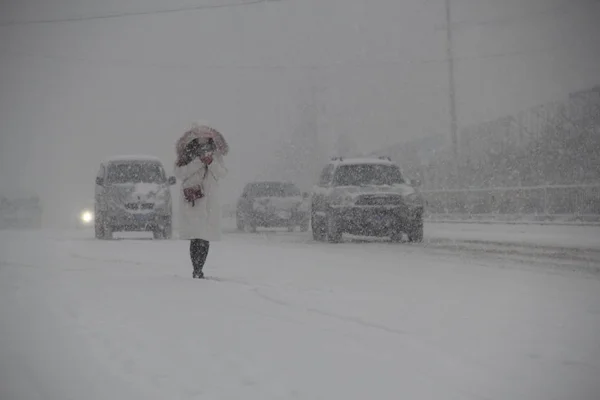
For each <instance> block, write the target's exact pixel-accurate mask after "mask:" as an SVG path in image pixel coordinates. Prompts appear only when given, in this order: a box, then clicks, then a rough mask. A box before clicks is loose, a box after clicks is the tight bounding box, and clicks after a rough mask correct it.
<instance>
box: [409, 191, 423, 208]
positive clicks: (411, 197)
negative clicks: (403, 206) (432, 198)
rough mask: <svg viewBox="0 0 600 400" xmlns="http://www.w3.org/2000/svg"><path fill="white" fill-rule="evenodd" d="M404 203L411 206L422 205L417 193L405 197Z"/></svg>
mask: <svg viewBox="0 0 600 400" xmlns="http://www.w3.org/2000/svg"><path fill="white" fill-rule="evenodd" d="M405 200H406V203H407V204H409V205H412V206H421V205H423V199H422V198H421V196H419V194H418V193H411V194H409V195H408V196H406V197H405Z"/></svg>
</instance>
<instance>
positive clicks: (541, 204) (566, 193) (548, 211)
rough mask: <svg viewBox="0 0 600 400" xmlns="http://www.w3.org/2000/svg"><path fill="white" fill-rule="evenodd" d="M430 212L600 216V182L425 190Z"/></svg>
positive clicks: (542, 216) (549, 217)
mask: <svg viewBox="0 0 600 400" xmlns="http://www.w3.org/2000/svg"><path fill="white" fill-rule="evenodd" d="M422 193H423V196H424V197H425V200H426V201H427V212H428V213H430V214H441V215H448V214H455V215H471V216H473V215H488V216H499V215H514V216H525V215H528V216H531V217H532V218H533V217H537V218H546V219H551V218H552V217H553V216H572V217H573V218H581V217H583V216H586V218H589V217H590V216H600V184H593V185H552V186H550V185H549V186H529V187H504V188H476V189H450V190H424V191H422Z"/></svg>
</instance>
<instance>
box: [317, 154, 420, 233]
mask: <svg viewBox="0 0 600 400" xmlns="http://www.w3.org/2000/svg"><path fill="white" fill-rule="evenodd" d="M418 185H419V183H418V182H417V181H413V182H411V183H410V184H409V183H407V182H406V180H405V178H404V177H403V176H402V173H401V171H400V168H399V167H398V166H397V165H396V164H395V163H393V162H392V161H391V160H390V159H389V158H354V159H342V158H334V159H332V160H331V162H330V163H329V164H328V165H327V166H326V167H325V168H324V169H323V171H322V173H321V177H320V180H319V183H318V185H317V186H316V187H315V188H314V189H313V193H312V204H311V224H312V233H313V237H314V239H315V240H318V241H323V240H328V241H330V242H339V241H341V239H342V234H343V233H349V234H352V235H359V236H379V237H384V236H389V237H391V239H392V240H394V241H400V240H401V239H402V234H403V233H406V234H407V236H408V239H409V241H411V242H421V241H423V209H424V201H423V197H422V196H421V194H420V193H419V192H418V191H417V190H416V189H415V187H417V186H418Z"/></svg>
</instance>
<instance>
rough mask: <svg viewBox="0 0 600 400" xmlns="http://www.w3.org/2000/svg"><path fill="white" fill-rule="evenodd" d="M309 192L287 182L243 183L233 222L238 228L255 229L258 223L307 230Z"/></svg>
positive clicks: (271, 226)
mask: <svg viewBox="0 0 600 400" xmlns="http://www.w3.org/2000/svg"><path fill="white" fill-rule="evenodd" d="M308 207H309V200H308V193H304V194H303V193H302V192H301V191H300V189H298V188H297V187H296V185H294V184H293V183H289V182H253V183H249V184H247V185H246V187H245V188H244V191H243V193H242V195H241V197H240V198H239V200H238V202H237V208H236V222H237V228H238V229H239V230H246V229H249V230H250V231H256V228H258V227H265V228H276V227H286V228H288V231H293V230H294V229H295V228H296V227H300V229H301V230H302V231H303V232H306V231H308V225H309V210H308Z"/></svg>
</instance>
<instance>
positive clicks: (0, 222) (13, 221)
mask: <svg viewBox="0 0 600 400" xmlns="http://www.w3.org/2000/svg"><path fill="white" fill-rule="evenodd" d="M41 226H42V205H41V201H40V198H39V197H38V196H36V195H32V196H29V197H13V198H8V197H1V198H0V229H9V228H10V229H13V228H16V229H37V228H40V227H41Z"/></svg>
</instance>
